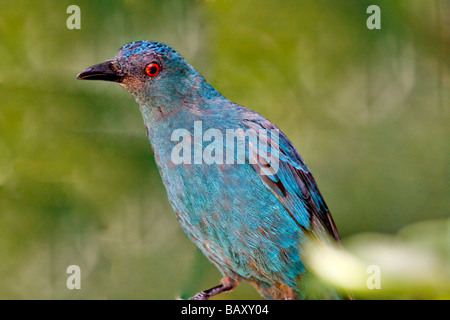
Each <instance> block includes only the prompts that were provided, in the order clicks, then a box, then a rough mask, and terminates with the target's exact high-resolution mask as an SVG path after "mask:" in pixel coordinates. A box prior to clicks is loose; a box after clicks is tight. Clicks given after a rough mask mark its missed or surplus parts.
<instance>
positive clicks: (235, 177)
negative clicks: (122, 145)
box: [77, 40, 342, 300]
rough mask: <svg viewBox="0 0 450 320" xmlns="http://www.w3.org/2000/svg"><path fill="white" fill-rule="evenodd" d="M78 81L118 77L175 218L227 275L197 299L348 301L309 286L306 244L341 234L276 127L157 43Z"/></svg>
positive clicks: (125, 53)
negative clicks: (245, 288) (251, 291)
mask: <svg viewBox="0 0 450 320" xmlns="http://www.w3.org/2000/svg"><path fill="white" fill-rule="evenodd" d="M77 79H80V80H104V81H110V82H116V83H118V84H119V85H120V86H122V87H123V88H124V89H125V90H127V91H128V92H129V93H130V94H131V95H132V96H133V97H134V98H135V100H136V102H137V104H138V106H139V109H140V112H141V114H142V117H143V122H144V127H145V132H146V135H147V138H148V140H149V142H150V145H151V148H152V150H153V155H154V158H155V161H156V164H157V167H158V170H159V173H160V176H161V179H162V182H163V184H164V186H165V189H166V192H167V197H168V200H169V202H170V204H171V206H172V208H173V211H174V213H175V215H176V218H177V220H178V221H179V223H180V225H181V228H182V229H183V231H184V232H185V234H186V235H187V237H188V238H189V239H190V240H191V241H192V242H193V243H194V244H195V245H197V247H198V248H199V249H200V250H201V251H202V253H203V254H204V255H205V256H206V257H207V258H208V259H209V261H210V262H212V264H214V265H215V266H216V267H217V269H218V270H219V271H220V272H221V274H222V278H221V280H220V282H219V284H218V285H216V286H213V287H211V288H209V289H206V290H202V291H199V292H198V293H196V294H195V295H193V296H192V297H191V298H190V299H192V300H207V299H209V298H211V297H213V296H215V295H217V294H220V293H223V292H227V291H231V290H232V289H234V288H235V287H236V286H237V285H238V284H239V283H240V282H241V281H247V282H249V283H251V284H252V285H253V286H254V287H255V288H256V290H257V291H258V292H259V294H260V295H261V296H262V298H264V299H276V300H284V299H309V298H316V297H317V298H325V299H341V298H342V295H341V294H340V293H339V292H337V291H336V290H334V289H329V288H327V289H323V290H322V291H319V293H317V290H315V291H314V290H312V289H311V290H310V288H309V285H308V279H310V278H311V271H310V270H309V269H308V267H307V266H306V265H305V263H304V257H303V254H304V251H305V250H304V247H305V245H306V244H307V243H309V242H311V240H312V239H315V240H316V241H319V242H320V243H322V244H324V245H333V244H337V243H339V242H340V238H339V234H338V231H337V228H336V225H335V223H334V221H333V218H332V217H331V214H330V211H329V209H328V207H327V205H326V203H325V201H324V199H323V197H322V195H321V193H320V191H319V189H318V186H317V183H316V181H315V179H314V177H313V176H312V174H311V172H310V170H309V168H308V167H307V166H306V164H305V162H304V160H303V158H302V157H301V156H300V154H299V153H298V151H297V149H296V148H295V147H294V145H293V143H292V142H291V141H290V140H289V139H288V137H287V136H286V134H285V133H283V131H281V130H280V129H279V127H277V126H276V125H275V124H274V123H272V122H271V121H270V120H268V119H267V118H265V117H264V116H263V115H261V114H260V113H258V112H256V111H254V110H252V109H250V108H247V107H244V106H242V105H239V104H237V103H234V102H232V101H230V100H229V99H227V98H226V97H225V96H223V95H222V94H221V93H220V92H219V91H218V90H216V89H215V88H214V87H213V86H212V85H211V84H210V83H209V82H207V81H206V80H205V78H204V77H203V76H202V75H201V74H200V73H199V72H198V71H197V70H196V69H195V68H194V67H193V66H191V64H189V63H188V62H187V60H185V59H184V58H183V57H182V56H181V55H180V54H179V53H178V52H177V51H175V50H174V49H172V48H171V47H169V46H168V45H166V44H164V43H162V42H158V41H147V40H136V41H133V42H130V43H127V44H125V45H123V46H122V47H121V48H120V49H119V50H118V52H117V54H116V55H115V56H114V57H113V58H112V59H109V60H106V61H104V62H101V63H99V64H96V65H93V66H91V67H88V68H87V69H85V70H84V71H82V72H81V73H79V74H78V75H77ZM195 131H196V132H195ZM313 291H314V292H313Z"/></svg>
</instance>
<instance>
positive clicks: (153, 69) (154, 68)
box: [145, 62, 159, 77]
mask: <svg viewBox="0 0 450 320" xmlns="http://www.w3.org/2000/svg"><path fill="white" fill-rule="evenodd" d="M145 73H147V74H148V75H149V76H150V77H154V76H156V75H157V74H158V73H159V65H158V64H157V63H155V62H152V63H150V64H149V65H148V66H147V67H146V68H145Z"/></svg>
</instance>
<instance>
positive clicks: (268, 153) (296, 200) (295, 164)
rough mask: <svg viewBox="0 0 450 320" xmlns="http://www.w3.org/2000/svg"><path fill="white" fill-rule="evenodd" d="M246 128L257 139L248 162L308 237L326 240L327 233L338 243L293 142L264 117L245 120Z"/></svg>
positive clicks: (318, 193) (334, 231) (321, 200)
mask: <svg viewBox="0 0 450 320" xmlns="http://www.w3.org/2000/svg"><path fill="white" fill-rule="evenodd" d="M244 126H245V127H246V128H247V129H253V130H254V131H255V132H256V135H257V137H258V147H257V148H256V152H255V151H253V152H251V151H249V152H248V156H247V157H248V159H249V162H250V163H251V164H252V166H253V168H254V169H255V171H256V172H257V173H258V175H259V177H260V179H261V181H262V182H263V183H264V184H265V185H266V187H267V188H268V189H269V190H270V191H271V192H272V193H273V194H274V195H275V196H276V197H277V198H278V200H279V201H280V203H281V204H282V205H283V207H284V208H285V209H286V211H287V213H288V214H289V215H290V217H291V218H292V219H294V220H295V222H296V224H297V225H298V226H299V228H301V229H302V231H303V232H304V233H305V234H306V235H307V236H309V237H314V238H317V239H320V240H322V241H324V240H325V239H326V238H329V237H328V236H325V235H326V234H327V233H328V234H329V235H331V236H332V237H333V238H334V239H335V240H337V241H339V235H338V232H337V229H336V226H335V224H334V222H333V219H332V217H331V214H330V212H329V210H328V207H327V205H326V204H325V201H324V200H323V198H322V195H321V194H320V192H319V189H318V187H317V184H316V181H315V180H314V177H313V176H312V174H311V172H310V171H309V169H308V167H307V166H306V165H305V163H304V161H303V159H302V158H301V156H300V155H299V153H298V152H297V150H296V149H295V147H294V146H293V144H292V142H291V141H290V140H289V139H288V138H287V137H286V135H285V134H284V133H283V132H282V131H281V130H279V129H278V128H277V127H276V126H275V125H274V124H273V123H272V122H270V121H269V120H267V119H265V118H263V117H262V116H260V117H248V118H247V119H244ZM253 150H255V149H254V148H253Z"/></svg>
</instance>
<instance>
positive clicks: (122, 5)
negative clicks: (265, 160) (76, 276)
mask: <svg viewBox="0 0 450 320" xmlns="http://www.w3.org/2000/svg"><path fill="white" fill-rule="evenodd" d="M71 4H76V5H78V6H79V7H80V8H81V29H80V30H69V29H68V28H67V27H66V20H67V18H68V17H69V14H67V13H66V9H67V7H68V6H69V5H71ZM371 4H377V5H379V6H380V8H381V30H369V29H368V28H367V27H366V20H367V18H368V17H369V14H367V13H366V9H367V7H368V6H369V5H371ZM449 13H450V2H449V1H445V0H433V1H423V0H398V1H363V0H340V1H336V0H328V1H324V0H318V1H317V0H316V1H312V0H305V1H302V0H290V1H256V0H255V1H237V0H234V1H225V0H222V1H219V0H217V1H137V0H136V1H133V0H128V1H125V0H124V1H118V0H115V1H86V0H83V1H82V0H77V1H60V0H58V1H56V0H46V1H22V0H16V1H1V2H0V65H1V71H0V298H2V299H105V298H111V299H174V298H176V297H188V296H190V295H192V294H194V293H196V292H197V291H199V290H202V289H206V288H209V287H211V286H213V285H216V284H218V280H219V278H220V274H219V272H218V271H217V270H216V269H215V267H214V266H213V265H212V264H210V263H209V262H208V261H207V260H206V258H204V257H203V256H202V255H201V253H200V252H199V251H198V250H197V249H196V248H195V246H194V245H193V244H191V243H190V241H189V240H188V239H187V237H186V236H185V235H184V233H183V232H182V230H181V228H180V227H179V225H178V222H177V221H176V218H175V215H174V214H173V212H172V210H171V208H170V205H169V203H168V201H167V198H166V194H165V190H164V188H163V185H162V182H161V179H160V177H159V173H158V171H157V168H156V165H155V162H154V159H153V156H152V152H151V148H150V146H149V144H148V142H147V139H146V137H145V130H144V126H143V122H142V119H141V115H140V113H139V111H138V108H137V105H136V103H135V101H134V99H133V98H132V97H131V96H130V95H129V94H128V93H126V92H125V91H124V90H123V89H122V88H120V87H119V86H118V85H113V84H111V83H103V82H95V83H94V82H84V81H83V82H82V81H77V80H75V77H76V75H77V73H79V72H80V71H82V70H83V69H84V68H86V67H88V66H90V65H92V64H95V63H98V62H101V61H103V60H105V59H108V58H111V57H113V56H114V55H115V54H116V51H117V49H118V48H119V47H121V46H122V45H123V44H125V43H127V42H130V41H133V40H137V39H146V40H158V41H162V42H165V43H167V44H168V45H170V46H172V47H173V48H175V49H176V50H177V51H178V52H180V53H181V54H182V55H183V56H184V57H185V58H186V59H187V60H188V61H189V62H190V63H191V64H192V65H193V66H194V67H195V68H196V69H197V70H199V71H200V73H202V74H203V75H204V76H205V78H206V79H207V80H208V81H210V82H211V83H212V84H213V86H215V87H216V88H217V89H218V90H219V91H220V92H221V93H222V94H224V95H225V96H226V97H228V98H229V99H231V100H232V101H234V102H237V103H239V104H242V105H245V106H247V107H250V108H252V109H254V110H256V111H258V112H260V113H262V114H263V115H265V116H266V117H268V118H269V119H271V120H272V121H273V122H275V123H276V124H277V125H278V126H279V127H281V128H282V130H283V131H284V132H285V133H286V134H287V135H288V136H289V137H290V139H291V140H292V141H293V142H294V144H295V145H296V147H297V149H298V150H299V152H300V153H301V154H302V156H303V158H304V159H305V161H306V163H307V164H308V166H309V167H310V169H311V170H312V172H313V173H314V175H315V178H316V180H317V182H318V184H319V187H320V189H321V192H322V194H323V195H324V197H325V200H326V202H327V204H328V206H329V207H330V209H331V212H332V214H333V217H334V220H335V221H336V224H337V226H338V229H339V231H340V233H341V236H342V238H343V239H344V244H345V239H346V238H348V237H351V236H355V235H359V234H362V233H367V232H372V233H381V234H387V235H392V236H393V237H395V235H396V234H397V232H399V230H402V228H404V226H406V225H410V224H414V223H418V222H420V221H432V220H433V221H437V224H438V225H441V226H442V224H443V227H441V228H440V229H439V230H441V234H440V235H436V234H434V233H433V236H435V237H438V238H439V239H438V242H440V243H441V244H443V245H444V246H443V249H442V247H441V250H440V251H437V253H436V254H437V257H438V259H441V260H442V259H443V261H444V262H445V263H444V265H445V266H446V267H448V265H449V264H448V258H449V256H450V255H449V252H448V243H449V242H450V236H449V230H450V229H449V228H450V224H449V220H448V217H449V212H450V205H449V195H450V192H449V191H450V190H449V181H450V174H449V173H450V170H449V169H450V166H449V155H450V152H449V151H450V150H449V146H450V144H449V137H450V135H449V128H450V126H449V115H450V110H449V92H450V90H449V62H450V54H449V52H450V51H449V41H450V28H449V26H450V15H449ZM416 229H417V230H416ZM416 229H413V230H415V231H414V233H413V236H412V238H416V237H415V235H417V238H416V239H430V238H429V237H428V235H429V233H427V232H430V230H432V231H431V232H434V231H435V230H436V228H434V229H430V228H416ZM409 234H410V235H411V233H409ZM433 239H434V238H433ZM424 241H425V240H424ZM425 242H426V241H425ZM425 248H426V247H425ZM426 250H428V249H426ZM393 259H395V256H393ZM72 264H76V265H78V266H80V268H81V290H68V289H67V287H66V279H67V277H68V276H69V275H68V274H67V273H66V268H67V267H68V266H69V265H72ZM447 271H448V269H447ZM444 279H446V280H449V279H448V278H444ZM444 282H445V281H444ZM444 294H445V293H444ZM447 294H448V293H447ZM430 296H431V297H432V296H433V295H430ZM413 297H417V296H414V295H413ZM419 297H421V296H419ZM423 297H425V298H426V297H428V295H427V294H425V295H424V296H423ZM221 298H226V299H242V298H245V299H259V298H260V297H259V295H258V294H257V293H256V291H255V290H254V289H253V288H252V287H251V286H250V285H248V284H242V285H240V286H239V287H238V288H237V289H236V290H235V291H233V292H232V293H229V294H226V295H223V296H222V297H221Z"/></svg>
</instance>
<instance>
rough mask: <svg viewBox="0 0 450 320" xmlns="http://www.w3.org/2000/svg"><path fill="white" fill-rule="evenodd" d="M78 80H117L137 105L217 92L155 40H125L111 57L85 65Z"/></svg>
mask: <svg viewBox="0 0 450 320" xmlns="http://www.w3.org/2000/svg"><path fill="white" fill-rule="evenodd" d="M77 79H81V80H105V81H113V82H117V83H119V84H120V85H121V86H122V87H124V88H125V89H126V90H127V91H128V92H130V93H131V94H132V95H133V96H134V97H135V98H136V100H137V101H138V103H139V104H140V105H148V106H167V105H170V104H171V103H172V104H173V102H174V101H175V100H180V101H181V100H183V101H189V100H190V99H196V98H197V99H198V97H199V96H206V97H207V96H211V95H215V94H216V92H215V90H214V89H213V88H212V87H211V86H210V85H209V84H207V83H206V81H205V80H204V79H203V77H202V76H201V75H200V74H199V73H198V72H197V71H196V70H195V69H194V68H193V67H192V66H191V65H190V64H189V63H188V62H187V61H186V60H185V59H184V58H183V57H182V56H181V55H179V54H178V53H177V52H176V51H175V50H173V49H172V48H170V47H169V46H167V45H165V44H163V43H161V42H156V41H144V40H138V41H133V42H130V43H127V44H125V45H124V46H123V47H122V48H120V49H119V51H118V52H117V55H116V56H115V57H114V58H112V59H111V60H107V61H105V62H102V63H99V64H96V65H93V66H91V67H89V68H87V69H86V70H84V71H82V72H81V73H80V74H78V76H77Z"/></svg>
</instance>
